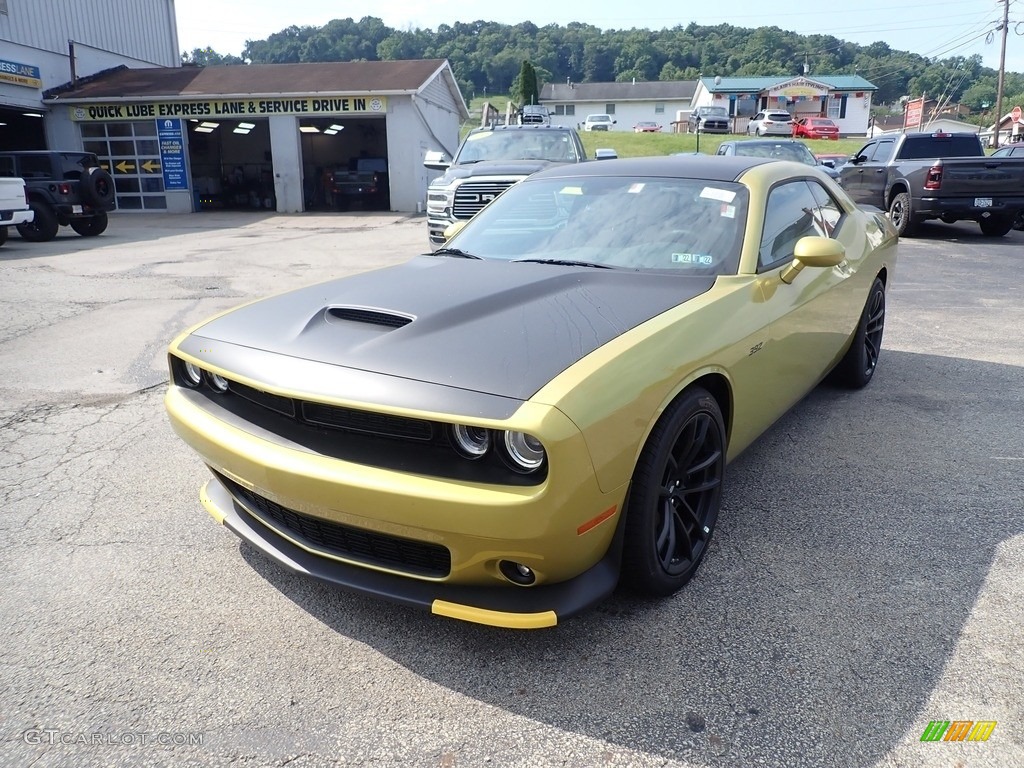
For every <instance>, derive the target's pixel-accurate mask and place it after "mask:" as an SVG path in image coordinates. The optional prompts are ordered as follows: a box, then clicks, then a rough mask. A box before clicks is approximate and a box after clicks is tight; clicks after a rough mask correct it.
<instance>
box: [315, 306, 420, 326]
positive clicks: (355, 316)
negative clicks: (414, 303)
mask: <svg viewBox="0 0 1024 768" xmlns="http://www.w3.org/2000/svg"><path fill="white" fill-rule="evenodd" d="M326 317H327V321H328V322H332V321H338V320H347V321H349V322H352V323H367V324H369V325H379V326H383V327H385V328H401V327H403V326H406V325H408V324H409V323H411V322H412V321H413V318H412V317H411V316H409V315H400V314H397V313H395V312H385V311H383V310H379V309H367V308H366V307H328V308H327V314H326Z"/></svg>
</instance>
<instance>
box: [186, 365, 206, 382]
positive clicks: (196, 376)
mask: <svg viewBox="0 0 1024 768" xmlns="http://www.w3.org/2000/svg"><path fill="white" fill-rule="evenodd" d="M182 368H183V370H184V371H185V384H186V385H188V386H190V387H198V386H199V385H200V384H201V383H202V381H203V369H202V368H200V367H199V366H198V365H196V364H195V363H189V362H186V363H185V365H183V366H182Z"/></svg>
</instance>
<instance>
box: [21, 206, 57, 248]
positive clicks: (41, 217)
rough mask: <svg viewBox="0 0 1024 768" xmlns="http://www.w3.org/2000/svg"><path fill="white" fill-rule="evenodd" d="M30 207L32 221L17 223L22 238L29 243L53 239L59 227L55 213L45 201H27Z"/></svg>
mask: <svg viewBox="0 0 1024 768" xmlns="http://www.w3.org/2000/svg"><path fill="white" fill-rule="evenodd" d="M29 207H30V208H31V209H32V213H33V217H32V221H29V222H25V223H23V224H19V225H18V234H19V235H21V239H22V240H27V241H28V242H30V243H45V242H48V241H50V240H53V238H55V237H56V236H57V230H58V229H60V223H59V222H58V221H57V214H56V213H54V212H53V211H52V210H51V209H50V206H48V205H47V204H46V203H43V202H39V201H36V200H33V201H32V202H31V203H29Z"/></svg>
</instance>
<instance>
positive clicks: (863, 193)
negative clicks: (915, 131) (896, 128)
mask: <svg viewBox="0 0 1024 768" xmlns="http://www.w3.org/2000/svg"><path fill="white" fill-rule="evenodd" d="M895 149H896V139H895V138H886V137H883V138H880V139H879V140H878V144H877V146H876V147H875V151H874V152H873V153H872V154H871V158H870V159H869V160H868V161H867V162H866V163H863V164H862V165H861V169H862V170H863V175H862V176H861V182H860V184H861V186H860V198H859V202H861V203H864V204H866V205H877V206H878V207H879V208H885V207H886V205H885V192H886V189H885V186H886V182H887V180H888V174H889V166H888V162H889V158H890V157H892V153H893V150H895Z"/></svg>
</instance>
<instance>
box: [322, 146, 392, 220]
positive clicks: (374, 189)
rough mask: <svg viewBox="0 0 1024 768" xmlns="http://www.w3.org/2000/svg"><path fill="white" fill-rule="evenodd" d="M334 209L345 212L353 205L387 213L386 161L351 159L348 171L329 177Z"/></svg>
mask: <svg viewBox="0 0 1024 768" xmlns="http://www.w3.org/2000/svg"><path fill="white" fill-rule="evenodd" d="M331 194H332V195H333V196H334V206H335V207H336V208H338V209H339V210H348V209H349V208H350V207H352V206H353V205H359V206H362V207H364V208H374V209H378V210H383V211H386V210H388V208H390V207H391V189H390V187H389V186H388V161H387V158H385V157H360V158H353V159H352V161H351V162H350V163H349V168H348V170H347V171H342V170H336V171H334V172H332V174H331Z"/></svg>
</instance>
